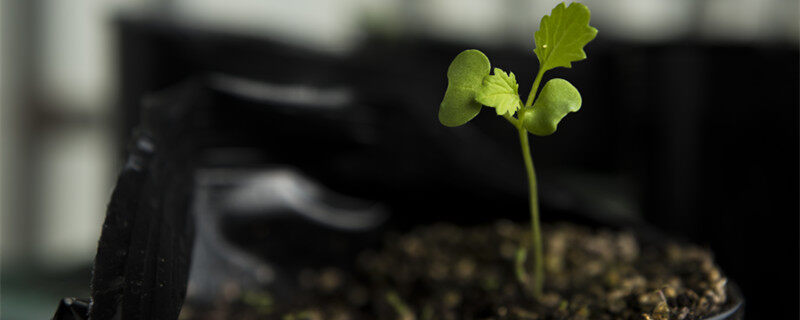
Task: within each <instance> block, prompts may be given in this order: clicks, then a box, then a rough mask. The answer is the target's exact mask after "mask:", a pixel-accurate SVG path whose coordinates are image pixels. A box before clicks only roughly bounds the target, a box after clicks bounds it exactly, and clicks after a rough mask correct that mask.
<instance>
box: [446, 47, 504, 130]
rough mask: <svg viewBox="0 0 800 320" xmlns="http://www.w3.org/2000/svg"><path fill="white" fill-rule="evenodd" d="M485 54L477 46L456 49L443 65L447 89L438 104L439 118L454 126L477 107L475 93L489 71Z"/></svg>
mask: <svg viewBox="0 0 800 320" xmlns="http://www.w3.org/2000/svg"><path fill="white" fill-rule="evenodd" d="M490 68H491V66H490V64H489V58H487V57H486V55H484V54H483V53H482V52H480V51H478V50H465V51H463V52H461V53H459V54H458V55H457V56H456V58H455V59H453V62H452V63H450V67H449V68H448V69H447V91H445V93H444V99H443V100H442V103H441V104H440V105H439V122H441V123H442V124H443V125H445V126H448V127H457V126H460V125H462V124H465V123H467V122H468V121H470V120H472V118H474V117H475V116H476V115H478V112H480V111H481V104H480V103H478V102H477V101H475V94H476V92H477V91H478V89H479V88H480V86H481V83H482V82H483V78H484V77H486V76H487V75H489V70H490Z"/></svg>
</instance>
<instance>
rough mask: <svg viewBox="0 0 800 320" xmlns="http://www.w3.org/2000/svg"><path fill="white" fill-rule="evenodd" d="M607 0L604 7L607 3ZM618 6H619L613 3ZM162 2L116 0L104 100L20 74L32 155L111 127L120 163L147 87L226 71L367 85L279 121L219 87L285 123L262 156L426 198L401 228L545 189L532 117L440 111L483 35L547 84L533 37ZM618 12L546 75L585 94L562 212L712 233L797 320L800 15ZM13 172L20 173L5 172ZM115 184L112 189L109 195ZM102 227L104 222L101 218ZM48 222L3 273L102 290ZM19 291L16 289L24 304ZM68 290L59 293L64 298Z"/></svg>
mask: <svg viewBox="0 0 800 320" xmlns="http://www.w3.org/2000/svg"><path fill="white" fill-rule="evenodd" d="M31 3H32V4H21V5H20V4H18V5H17V8H22V9H24V10H20V11H19V12H22V13H26V12H27V13H28V15H29V17H30V18H31V19H32V20H31V21H28V22H24V23H22V27H29V29H27V30H28V31H25V32H22V31H19V33H17V34H18V35H20V34H21V35H24V34H27V33H28V32H31V33H33V34H36V32H35V30H37V29H42V28H43V27H41V26H38V25H37V22H36V21H41V19H43V17H41V16H38V15H37V14H36V12H38V11H37V10H39V9H40V8H41V7H43V6H44V7H46V2H37V1H32V2H31ZM596 5H599V4H596ZM770 5H771V6H773V7H780V6H782V5H784V6H785V4H784V3H783V2H777V1H773V2H769V3H768V4H765V6H767V7H769V6H770ZM589 6H590V8H592V9H593V11H594V10H595V9H594V7H593V4H592V3H589ZM155 7H156V8H161V9H163V10H166V9H169V6H168V5H164V6H160V7H159V6H155ZM795 7H796V6H795ZM602 10H608V9H602V8H601V9H599V10H598V11H601V12H602ZM708 10H710V9H708ZM773 10H774V9H773ZM795 11H796V10H795ZM143 12H144V13H137V14H130V13H129V12H126V11H121V12H120V11H116V13H115V14H109V15H108V16H107V20H106V21H107V22H108V26H109V28H110V30H112V31H111V32H110V33H109V37H110V38H112V39H114V41H113V42H112V43H111V47H112V48H114V49H113V50H112V51H111V52H112V53H113V56H115V59H114V60H113V62H114V63H113V64H112V67H111V70H114V72H113V73H112V75H111V76H110V78H111V79H113V82H114V83H115V84H116V90H115V91H114V93H113V94H112V95H111V96H112V98H111V99H109V103H108V106H110V107H108V110H106V111H102V112H100V116H97V115H93V113H91V112H83V111H81V112H78V113H77V116H76V115H75V114H73V113H70V112H69V111H59V110H61V109H59V108H54V107H52V106H51V105H58V102H57V101H56V102H53V98H52V97H48V96H46V95H45V96H40V95H39V94H37V93H39V90H41V89H40V88H39V87H38V86H37V83H38V82H37V79H38V78H41V77H42V76H41V75H38V76H37V74H40V73H41V72H40V73H33V75H29V76H28V78H24V77H23V79H22V80H20V81H21V83H22V85H21V86H20V88H22V89H20V90H21V91H20V92H22V94H19V95H20V96H22V98H20V99H19V101H22V102H21V105H25V106H26V107H25V108H22V109H21V110H25V111H22V112H18V113H17V114H21V115H22V116H21V117H22V118H23V119H24V121H23V122H22V124H23V125H22V126H23V127H24V130H23V132H24V133H25V132H27V133H26V134H23V135H21V136H20V137H22V138H20V140H19V141H20V142H19V143H20V144H21V146H22V147H21V149H20V150H22V152H21V153H20V157H21V159H23V160H21V162H22V163H23V164H24V163H25V160H24V159H28V160H30V159H36V158H38V157H42V156H43V155H46V154H47V153H46V152H42V151H37V150H39V149H41V148H42V147H41V145H42V144H43V145H47V144H44V142H42V141H43V140H42V139H46V137H47V136H48V134H47V132H51V131H54V130H56V131H57V129H53V128H58V127H65V126H66V127H99V128H103V129H102V131H101V132H102V135H103V136H105V137H106V139H107V141H106V146H108V147H107V148H105V149H101V150H102V151H101V152H105V153H106V154H107V156H106V158H105V159H110V160H107V161H110V163H112V164H113V163H119V162H120V161H121V160H114V159H123V155H124V151H125V148H124V146H125V145H126V141H127V140H128V139H129V136H130V134H131V132H132V130H133V128H134V127H135V126H136V125H137V124H138V123H139V114H140V106H141V101H142V99H143V98H144V97H147V96H150V95H152V94H153V93H155V92H160V91H162V90H164V89H167V88H173V87H175V86H176V85H178V84H180V83H185V81H187V80H189V79H194V80H196V79H219V77H221V76H222V77H232V78H235V79H245V80H248V81H256V82H261V83H268V84H274V85H303V86H308V87H314V88H347V90H350V92H352V93H353V94H354V96H355V103H354V104H355V106H354V108H353V110H355V111H350V112H352V114H346V116H348V117H349V116H352V117H349V118H346V119H350V121H349V122H348V121H339V122H336V121H333V122H332V121H331V120H330V119H328V118H326V117H323V116H320V117H319V118H318V119H316V120H315V121H316V122H314V121H312V123H314V125H313V126H312V125H309V122H308V120H309V117H306V116H303V117H295V118H293V117H288V118H281V119H283V120H286V121H272V122H270V119H271V117H273V118H274V117H275V115H274V114H272V113H270V111H269V110H268V111H265V112H259V113H253V112H252V110H250V109H248V108H247V107H240V103H238V102H235V101H234V100H230V101H229V100H227V98H224V97H223V98H219V99H217V100H213V101H214V103H219V104H221V105H226V104H227V103H230V105H231V107H230V114H229V116H230V117H231V118H232V119H234V120H235V119H237V118H241V119H250V120H252V119H253V117H257V118H256V119H259V118H263V119H264V121H265V123H269V125H264V127H263V128H262V129H263V131H261V132H259V131H254V132H252V134H253V135H255V136H253V135H251V136H247V137H239V138H237V139H241V140H238V141H239V143H241V144H243V145H247V146H248V147H252V148H257V149H259V150H262V151H264V153H265V154H268V156H265V157H261V158H254V159H246V161H249V162H251V164H258V163H260V162H263V163H279V164H289V165H292V166H296V167H299V168H300V169H301V170H303V171H304V172H306V173H308V174H310V175H311V176H313V177H315V178H317V179H319V180H320V181H322V182H323V183H324V184H325V185H326V186H328V187H331V188H333V189H335V190H337V191H340V192H343V193H346V194H349V195H354V196H359V197H363V198H367V199H373V200H380V201H383V202H386V203H390V204H392V205H393V208H395V209H396V210H398V211H399V210H401V209H403V210H408V211H410V212H411V213H405V212H406V211H403V212H404V214H402V215H401V216H400V217H395V218H393V219H395V220H399V223H401V224H406V225H413V224H416V223H423V222H429V221H438V220H445V221H448V220H452V221H483V220H486V219H487V216H489V217H490V219H495V218H501V217H505V218H512V219H520V217H519V216H518V215H524V213H525V211H524V210H525V196H526V189H525V188H526V186H525V184H524V182H525V180H524V178H523V177H524V172H523V167H522V162H521V157H520V156H519V151H518V150H517V149H518V143H517V141H516V135H515V134H514V131H513V130H511V129H510V128H509V127H508V126H507V124H506V123H505V122H504V121H500V120H499V119H497V117H496V116H495V115H494V114H492V113H491V112H487V110H484V111H483V112H482V113H481V114H480V115H479V116H478V117H477V118H476V119H475V120H473V121H472V122H470V123H469V124H468V125H466V126H464V127H459V128H455V129H451V128H445V127H443V126H441V125H439V124H438V121H437V120H436V111H437V108H438V104H439V102H440V101H441V96H442V94H443V92H444V88H445V86H446V80H445V78H444V74H445V70H446V68H447V66H448V64H449V62H450V61H451V60H452V58H453V57H454V56H455V55H456V54H458V53H459V52H460V51H462V50H464V49H467V48H474V47H477V48H479V49H481V50H482V51H484V52H485V53H486V54H487V56H488V57H489V58H490V60H491V61H492V64H493V65H495V66H499V67H502V68H504V69H510V70H513V71H514V72H515V73H516V74H517V77H518V79H519V81H520V88H521V89H520V91H521V92H523V93H526V92H527V91H528V89H527V88H529V87H530V84H531V81H532V79H531V78H530V77H529V76H527V75H531V76H532V75H533V74H535V70H536V68H537V62H536V59H535V56H534V55H533V54H532V53H531V50H530V49H531V48H528V47H531V46H532V44H527V45H526V46H520V45H519V44H516V43H511V41H500V42H497V41H494V42H493V41H482V40H480V39H478V40H475V39H472V40H470V39H464V38H459V37H449V38H448V37H442V36H438V35H436V34H426V33H423V32H396V31H392V32H386V31H385V30H383V29H380V28H376V29H375V30H373V31H368V32H366V35H365V36H364V37H363V38H362V39H360V40H359V42H358V43H357V44H355V45H353V46H352V48H350V49H348V50H344V51H342V50H333V51H332V50H325V49H320V48H315V47H314V46H313V45H308V44H305V43H302V41H294V42H287V41H284V40H283V38H281V37H277V36H271V35H262V34H258V33H257V32H249V33H248V32H234V31H232V30H230V29H226V28H217V27H214V26H213V25H203V26H196V25H193V24H191V23H189V24H187V23H185V21H183V20H181V19H176V18H175V17H173V16H171V15H169V14H163V12H162V10H145V11H143ZM665 14H666V13H665ZM795 14H796V13H795ZM698 15H699V14H698ZM22 16H23V17H26V16H25V15H22ZM37 19H38V20H37ZM765 21H766V20H765ZM602 22H603V21H602V20H601V21H599V22H598V23H601V24H600V25H597V27H598V29H599V30H600V33H599V34H598V37H597V39H596V40H595V41H593V42H591V43H590V44H589V45H588V46H587V48H586V52H587V55H588V57H589V59H588V60H586V61H582V62H578V63H575V64H574V67H573V68H572V69H563V68H562V69H556V70H554V71H551V72H549V73H548V75H547V76H546V78H552V77H563V78H565V79H568V80H569V81H570V82H572V83H573V84H574V85H575V86H576V87H577V88H578V89H579V90H580V91H581V94H582V96H583V101H584V105H583V107H582V109H581V111H580V112H578V113H575V114H571V115H569V116H568V117H567V118H565V120H564V121H563V122H562V124H561V125H560V126H559V130H558V132H557V133H556V134H554V135H553V136H550V137H544V138H538V137H534V138H533V140H532V148H533V156H534V161H535V164H536V166H537V170H538V173H539V176H540V180H541V182H540V188H541V192H542V203H543V207H544V211H543V215H544V216H543V218H544V219H545V220H547V221H557V220H561V219H562V218H564V219H570V220H578V221H581V219H590V220H592V221H598V220H599V221H623V222H624V223H622V224H637V225H638V224H642V223H647V224H652V225H654V226H656V227H657V228H659V229H660V230H663V231H665V232H666V233H668V234H670V235H672V236H675V237H679V238H685V239H688V240H690V241H692V242H694V243H698V244H701V245H704V246H707V247H709V248H711V249H712V250H713V251H714V253H715V254H716V258H717V261H718V263H719V264H720V265H721V266H722V268H723V270H725V272H726V273H727V276H728V277H729V278H730V279H732V280H733V281H734V282H736V283H737V284H739V286H740V287H741V288H742V290H743V291H744V295H745V298H746V299H747V307H746V308H747V309H746V310H747V318H748V319H765V318H797V316H798V307H797V303H798V301H799V300H800V297H798V280H800V279H798V270H800V269H798V252H799V251H800V248H799V247H798V233H797V230H798V225H800V221H798V219H799V217H800V215H799V213H800V212H799V211H798V209H800V208H798V194H800V190H798V176H799V175H798V165H799V164H800V162H799V161H798V146H800V141H798V85H799V84H798V70H799V69H800V66H798V43H797V36H796V30H795V31H793V32H795V33H792V31H786V32H788V33H786V34H784V33H781V32H783V31H780V32H776V33H773V34H769V35H770V37H767V38H768V39H755V40H754V39H752V38H747V39H744V40H743V39H739V38H737V37H724V36H708V35H706V34H704V33H703V32H702V28H701V26H694V28H698V29H699V30H700V31H698V29H690V31H686V32H685V33H681V34H678V35H674V36H669V37H664V36H663V35H660V34H655V35H653V37H655V38H656V39H655V40H653V39H646V38H645V39H642V38H640V36H625V33H624V32H623V33H620V32H619V31H618V30H614V29H613V28H611V27H609V29H611V30H609V31H608V34H609V35H608V36H606V31H605V30H604V29H603V25H602ZM795 22H796V19H795ZM369 23H374V22H369V21H368V23H367V25H369ZM775 23H777V22H775ZM762 24H768V22H762ZM765 29H769V28H762V29H758V30H762V31H761V32H762V33H757V34H764V33H765V32H764V31H763V30H765ZM795 29H797V28H795ZM15 30H16V29H15ZM691 30H694V31H691ZM781 30H782V29H781ZM712 31H713V29H712ZM530 34H532V31H531V32H530ZM711 34H712V35H713V34H714V33H713V32H712V33H711ZM775 34H777V35H775ZM4 40H5V39H4ZM301 40H302V39H301ZM298 42H300V43H298ZM4 44H5V42H4ZM75 45H78V44H75ZM19 47H21V48H22V49H20V50H33V51H35V49H37V48H39V49H41V44H40V43H39V42H35V41H34V42H24V41H21V42H19ZM25 48H27V49H25ZM16 61H19V62H20V63H21V65H22V67H19V66H17V68H22V69H23V70H24V69H25V68H26V67H25V66H27V67H28V68H32V69H34V70H39V69H43V68H47V64H44V65H42V64H38V63H37V62H36V61H38V60H36V59H34V58H24V57H20V59H19V60H16ZM16 61H15V62H16ZM4 63H5V64H6V65H8V63H9V62H8V61H7V60H4ZM26 63H27V64H26ZM97 63H99V62H97ZM75 72H80V71H79V70H77V71H75ZM21 74H22V75H26V73H24V72H23V73H21ZM45 74H46V72H45ZM5 76H6V75H5V74H4V77H5ZM25 79H28V80H25ZM26 81H27V82H26ZM203 81H205V80H203ZM245 105H246V104H245ZM66 109H67V110H69V108H66ZM54 110H55V111H54ZM104 110H105V109H104ZM311 118H312V119H313V115H312V116H311ZM5 119H8V117H4V121H6V120H5ZM354 119H355V120H354ZM256 123H258V122H256ZM256 125H257V124H256ZM353 128H356V129H353ZM43 132H44V133H43ZM259 134H261V135H263V136H258V135H259ZM42 137H44V138H42ZM275 137H279V138H278V139H276V138H275ZM242 141H243V142H242ZM299 146H311V148H306V147H299ZM315 148H316V149H315ZM315 150H316V151H315ZM17 162H20V160H18V161H17ZM35 163H36V162H33V164H31V163H29V164H27V165H21V166H19V168H21V169H20V170H22V171H20V172H21V173H17V176H18V177H22V178H21V180H19V183H18V184H15V185H14V189H15V192H17V193H18V194H21V196H20V197H19V199H22V200H19V201H18V202H19V204H18V207H17V208H18V209H19V208H21V211H20V212H26V208H27V210H29V211H31V212H39V211H41V210H42V209H41V205H37V204H38V203H40V202H41V201H44V200H41V199H40V198H39V197H40V196H39V195H38V194H39V193H40V192H39V190H43V189H41V185H42V184H43V183H46V181H48V180H47V179H44V180H43V179H33V180H32V181H31V179H26V178H25V177H36V176H37V175H44V174H45V173H46V172H47V171H41V170H39V168H38V167H37V166H36V165H35ZM111 166H112V167H114V165H111ZM4 170H5V168H4ZM26 170H27V171H26ZM111 171H114V170H111ZM42 172H45V173H42ZM7 176H11V175H7ZM110 177H111V178H113V174H110ZM72 179H75V178H72ZM7 181H10V180H8V179H7V178H6V177H4V181H3V182H4V185H5V184H6V182H7ZM43 181H44V182H43ZM112 181H113V179H112ZM104 183H106V184H108V182H104ZM4 190H8V188H5V189H4ZM442 190H446V191H442ZM464 190H467V191H464ZM469 190H481V191H480V192H476V195H475V197H474V198H471V202H470V203H459V204H458V205H455V206H453V205H451V204H449V203H448V201H453V202H458V201H463V199H460V198H459V195H462V194H463V193H462V191H464V192H469ZM472 192H474V191H472ZM470 194H472V193H470ZM99 197H100V198H102V199H105V200H104V201H107V195H105V196H104V195H101V196H99ZM498 203H503V204H504V207H503V209H502V210H497V209H496V207H497V204H498ZM423 204H424V207H422V208H424V209H420V205H423ZM45 208H49V207H46V206H45ZM454 208H455V209H454ZM468 209H471V210H468ZM4 210H5V209H4ZM37 210H39V211H37ZM496 211H500V212H496ZM548 211H549V212H551V213H548ZM6 212H9V211H6ZM15 212H16V211H15ZM66 212H70V211H69V210H66ZM94 214H95V215H97V216H100V217H101V216H102V212H96V213H94ZM562 214H563V215H562ZM48 217H49V216H48V215H47V213H41V214H39V215H33V214H28V215H19V216H18V215H8V216H7V215H6V214H5V213H4V225H6V226H7V225H9V221H11V222H12V223H13V224H14V225H15V226H17V227H19V228H23V229H24V230H36V229H37V228H38V227H37V226H39V225H41V224H42V222H41V221H47V220H48V219H51V218H48ZM523 218H524V217H523ZM67 221H69V220H67ZM92 221H93V220H91V219H89V220H85V219H84V220H79V219H76V220H75V223H76V224H89V225H91V223H92ZM396 222H397V221H396ZM96 225H97V226H98V227H97V228H96V229H99V222H98V223H97V224H96ZM63 228H66V229H69V228H70V225H69V224H66V225H63ZM83 228H84V229H85V228H86V227H85V226H84V227H83ZM89 229H92V227H89ZM37 234H38V233H37V232H36V231H32V232H28V233H24V236H23V237H22V238H19V239H23V240H22V241H23V243H25V245H22V246H21V249H20V248H17V249H15V250H17V251H20V250H21V251H22V252H28V253H23V254H18V255H16V256H14V257H17V258H19V260H17V259H14V260H17V261H21V262H18V263H12V264H8V263H9V262H8V261H9V259H8V258H6V259H3V260H4V261H3V263H4V265H6V264H8V265H10V266H11V268H10V270H11V271H8V270H9V268H5V269H6V270H4V272H3V282H4V291H6V290H7V288H8V286H9V285H10V286H11V291H10V292H12V294H11V295H10V297H11V298H10V299H13V301H22V302H23V303H22V305H26V304H30V305H36V301H37V300H36V299H41V296H38V298H37V296H36V295H35V294H31V293H30V292H31V291H36V290H37V289H36V288H43V289H38V290H39V292H57V294H60V295H61V296H66V295H77V296H81V295H83V296H87V294H86V293H85V292H86V291H80V290H84V289H73V288H81V285H83V284H85V283H87V282H88V276H89V274H88V269H87V265H86V264H85V263H84V264H81V263H71V264H70V263H68V264H66V267H64V268H61V269H55V270H54V269H47V268H42V267H39V266H38V265H39V264H41V263H42V261H49V260H48V259H52V257H48V256H47V254H45V256H46V257H45V258H41V257H37V253H36V252H41V251H42V250H41V249H38V247H37V245H36V244H35V243H36V242H37V236H36V235H37ZM5 239H6V238H4V240H3V241H4V244H5V243H8V242H7V241H6V240H5ZM95 239H96V238H95ZM16 241H20V240H16ZM26 241H27V242H26ZM4 248H5V247H4ZM6 250H7V249H4V251H6ZM37 250H39V251H37ZM31 252H33V253H31ZM44 252H49V251H46V250H45V251H44ZM7 254H8V253H7V252H6V256H5V257H8V255H7ZM38 255H41V253H38ZM50 255H51V256H52V254H50ZM56 255H57V254H56ZM30 266H34V267H32V268H31V267H30ZM15 270H16V271H15ZM19 270H24V271H19ZM42 275H44V276H42ZM54 287H62V289H60V291H59V290H55V289H52V288H54ZM64 287H66V288H64ZM18 288H24V289H18ZM32 288H33V289H32ZM67 288H68V289H67ZM70 290H72V291H70ZM31 296H33V298H31ZM8 299H9V298H4V302H3V303H4V306H3V308H4V309H6V307H7V306H8V305H6V303H7V301H9V300H8ZM55 302H56V301H55V300H51V301H45V302H44V303H50V304H48V306H52V307H55ZM18 310H19V311H17V313H14V314H16V315H19V318H26V316H25V314H26V311H24V310H23V309H22V308H20V309H18ZM28 314H29V313H28Z"/></svg>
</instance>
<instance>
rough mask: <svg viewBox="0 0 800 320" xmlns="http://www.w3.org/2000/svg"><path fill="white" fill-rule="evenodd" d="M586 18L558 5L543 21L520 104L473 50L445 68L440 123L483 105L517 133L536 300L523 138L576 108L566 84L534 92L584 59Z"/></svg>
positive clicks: (534, 223) (536, 233) (505, 77)
mask: <svg viewBox="0 0 800 320" xmlns="http://www.w3.org/2000/svg"><path fill="white" fill-rule="evenodd" d="M590 15H591V14H590V12H589V8H587V7H586V6H585V5H583V4H581V3H571V4H570V5H569V6H566V5H565V4H564V3H560V4H558V5H557V6H556V7H555V8H554V9H553V11H552V12H551V13H550V15H549V16H548V15H545V16H544V17H542V20H541V22H540V23H539V31H536V33H535V34H534V40H535V44H536V48H535V49H534V50H533V52H534V53H536V57H537V58H539V72H538V73H537V74H536V78H534V80H533V86H532V87H531V91H530V93H529V94H528V99H527V100H526V101H525V104H524V105H523V104H522V99H520V96H519V94H518V93H517V89H518V88H519V85H518V84H517V80H516V76H515V75H514V73H513V72H510V73H506V72H505V71H503V70H501V69H500V68H494V73H493V74H490V69H491V65H490V63H489V58H487V57H486V55H484V54H483V53H482V52H480V51H478V50H466V51H464V52H461V53H460V54H458V56H456V58H455V59H453V62H452V63H451V64H450V67H449V68H448V69H447V91H446V92H445V94H444V100H442V104H441V105H440V107H439V122H441V123H442V124H443V125H445V126H448V127H457V126H460V125H463V124H465V123H467V122H469V121H470V120H472V118H474V117H475V116H477V115H478V113H479V112H480V111H481V107H482V106H487V107H490V108H494V109H495V111H496V112H497V115H498V116H502V117H503V118H505V119H506V120H508V122H509V123H511V125H513V126H514V127H515V128H516V129H517V131H518V132H519V141H520V147H521V148H522V157H523V159H524V161H525V169H526V171H527V173H528V185H529V191H530V211H531V246H532V248H533V254H534V257H533V258H534V261H533V271H532V273H533V283H532V285H533V288H532V291H533V295H534V297H537V298H538V297H539V296H541V294H542V286H543V284H544V262H543V261H542V235H541V231H540V230H539V200H538V193H537V189H536V172H535V171H534V168H533V160H532V158H531V151H530V143H529V142H528V133H529V132H530V133H532V134H534V135H537V136H547V135H550V134H552V133H553V132H555V131H556V127H557V126H558V123H559V122H560V121H561V119H562V118H564V116H566V115H567V113H570V112H575V111H578V110H579V109H580V107H581V95H580V93H578V89H576V88H575V87H574V86H572V84H570V83H569V82H567V80H564V79H552V80H550V81H548V82H547V83H546V84H545V85H544V88H543V89H542V91H541V92H540V93H539V96H538V99H537V96H536V93H537V91H538V89H539V83H540V82H541V81H542V76H543V75H544V73H545V72H546V71H547V70H550V69H553V68H557V67H566V68H571V67H572V64H571V63H572V62H575V61H580V60H583V59H586V53H585V52H583V47H584V46H585V45H586V44H587V43H589V41H591V40H592V39H594V37H595V36H596V35H597V29H595V28H593V27H591V26H589V18H590ZM522 256H524V255H522ZM519 276H521V275H519Z"/></svg>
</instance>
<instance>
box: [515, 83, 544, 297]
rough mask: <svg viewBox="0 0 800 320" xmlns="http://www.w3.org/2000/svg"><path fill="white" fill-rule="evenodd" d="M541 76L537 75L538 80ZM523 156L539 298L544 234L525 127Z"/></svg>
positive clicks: (535, 289)
mask: <svg viewBox="0 0 800 320" xmlns="http://www.w3.org/2000/svg"><path fill="white" fill-rule="evenodd" d="M539 78H541V75H540V76H537V82H536V83H538V80H539ZM517 130H518V131H519V142H520V146H521V147H522V157H523V158H524V159H525V170H526V171H527V173H528V186H529V191H530V194H529V197H530V202H531V203H530V206H531V244H532V245H533V296H534V298H539V297H540V296H541V295H542V288H543V286H544V260H543V258H542V234H541V231H540V230H539V196H538V192H537V188H536V171H535V170H534V168H533V159H532V158H531V148H530V144H529V142H528V131H526V130H525V128H524V127H522V126H520V127H519V128H517Z"/></svg>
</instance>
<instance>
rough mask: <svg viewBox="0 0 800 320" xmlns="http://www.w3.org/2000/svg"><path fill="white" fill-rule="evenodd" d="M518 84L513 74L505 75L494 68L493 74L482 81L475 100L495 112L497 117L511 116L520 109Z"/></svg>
mask: <svg viewBox="0 0 800 320" xmlns="http://www.w3.org/2000/svg"><path fill="white" fill-rule="evenodd" d="M518 89H519V84H517V79H516V77H515V76H514V73H513V72H511V74H510V75H509V74H506V73H505V72H503V70H500V68H494V74H493V75H490V76H487V77H485V78H484V79H483V85H481V88H480V89H479V90H478V93H477V95H476V97H475V100H477V101H478V102H480V103H482V104H483V105H485V106H487V107H492V108H494V109H495V111H497V115H503V114H508V115H509V116H513V115H514V113H515V112H517V110H518V109H519V108H520V107H522V101H521V100H520V99H519V93H517V90H518Z"/></svg>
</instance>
